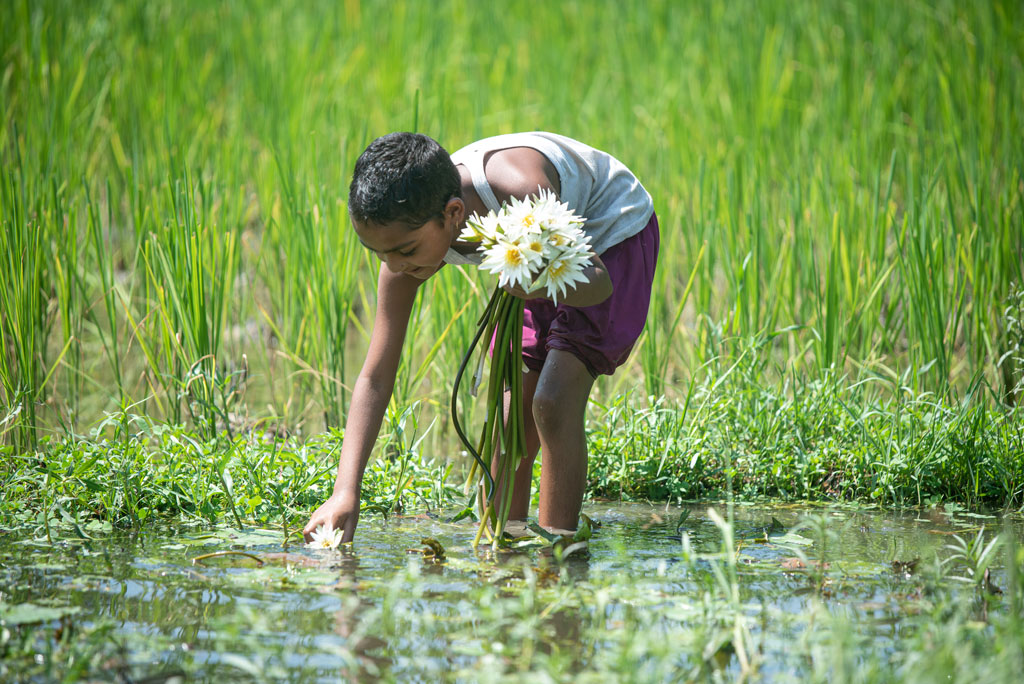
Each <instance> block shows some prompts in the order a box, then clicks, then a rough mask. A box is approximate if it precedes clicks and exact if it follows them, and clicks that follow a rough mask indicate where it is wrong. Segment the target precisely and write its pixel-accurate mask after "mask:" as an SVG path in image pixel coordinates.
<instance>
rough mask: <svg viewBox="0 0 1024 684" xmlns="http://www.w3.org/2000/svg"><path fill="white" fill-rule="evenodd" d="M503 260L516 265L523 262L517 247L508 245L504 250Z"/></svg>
mask: <svg viewBox="0 0 1024 684" xmlns="http://www.w3.org/2000/svg"><path fill="white" fill-rule="evenodd" d="M505 262H506V263H509V264H511V265H512V266H518V265H520V264H521V263H523V255H522V253H521V252H520V251H519V248H518V247H509V248H508V249H506V250H505Z"/></svg>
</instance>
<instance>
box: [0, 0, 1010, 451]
mask: <svg viewBox="0 0 1024 684" xmlns="http://www.w3.org/2000/svg"><path fill="white" fill-rule="evenodd" d="M1022 55H1024V22H1022V16H1021V5H1020V4H1019V3H1017V2H998V1H992V2H978V3H956V2H944V1H936V2H919V1H911V2H900V3H885V2H857V3H847V2H798V3H793V2H750V3H729V2H721V1H715V0H707V1H694V2H685V3H679V2H657V1H654V2H645V3H612V2H596V3H595V2H572V1H568V2H561V3H503V4H499V5H493V4H488V3H469V2H458V1H454V0H453V1H446V2H436V3H415V2H410V3H405V2H387V3H385V2H358V1H356V0H348V1H347V2H341V3H327V2H313V3H309V2H295V1H287V0H286V1H284V2H251V3H249V2H247V3H231V2H218V3H210V2H188V1H186V2H165V1H160V0H157V1H152V2H91V3H79V2H56V1H51V0H44V1H40V2H34V1H33V2H30V1H28V0H24V1H19V2H6V3H3V4H2V6H0V59H2V70H0V120H2V126H0V166H2V169H3V170H2V172H0V179H2V186H3V192H2V194H0V198H2V207H0V209H2V214H0V215H2V221H3V233H2V234H3V237H2V238H0V257H2V258H3V259H4V262H3V269H4V271H5V273H4V278H3V285H2V286H0V296H2V297H3V300H2V303H3V313H2V315H0V335H2V338H0V342H2V345H0V346H2V349H0V352H2V353H0V359H2V361H0V403H2V405H3V407H4V408H5V409H6V410H5V411H3V412H2V415H0V420H4V423H3V424H2V426H0V433H2V439H3V440H5V441H7V442H8V443H10V444H12V445H13V446H14V447H15V448H16V449H18V450H21V449H25V448H30V447H31V445H33V444H35V443H36V441H37V439H38V438H39V436H40V435H46V434H50V433H51V432H54V431H56V433H57V434H76V433H82V432H85V431H86V430H88V429H89V428H92V427H95V426H96V425H97V424H98V422H97V421H98V420H100V419H101V418H102V416H103V415H104V413H105V412H111V411H113V412H115V413H116V412H118V411H120V412H122V413H124V414H126V415H127V414H129V413H133V414H142V415H147V416H152V417H154V418H156V419H158V420H165V421H169V422H171V423H180V422H185V423H188V424H190V425H194V426H195V427H196V428H197V429H198V430H199V431H201V432H202V433H204V434H206V435H208V436H212V435H213V434H216V433H221V432H223V431H225V430H231V429H232V426H234V429H236V430H237V429H239V428H244V427H246V426H252V425H254V424H260V425H263V426H269V427H273V428H275V429H281V430H284V429H288V430H290V431H293V432H295V431H298V432H301V433H303V434H309V433H315V432H320V431H322V430H323V429H324V428H325V427H329V426H336V425H339V424H341V423H342V422H343V417H344V412H345V402H346V401H347V389H346V386H345V383H348V382H351V381H352V378H353V377H354V374H355V372H356V371H357V368H358V364H359V363H360V362H361V360H362V351H363V348H364V345H365V340H366V337H367V335H368V328H369V325H370V323H371V320H372V311H373V297H374V294H373V289H374V288H373V285H374V277H373V274H374V273H375V271H376V265H375V264H374V263H372V261H371V259H369V258H368V257H367V255H366V254H364V253H363V252H362V250H360V249H359V248H358V245H357V244H356V242H355V240H354V238H353V237H352V236H351V235H350V234H349V230H348V221H347V214H346V208H345V198H346V194H347V182H348V177H349V173H350V169H351V167H352V165H353V162H354V160H355V157H356V156H357V155H358V153H359V152H360V151H361V150H362V149H363V147H364V146H365V144H366V143H368V142H369V141H370V140H371V139H372V138H373V137H375V136H377V135H380V134H383V133H386V132H388V131H391V130H396V129H412V128H415V129H417V130H419V131H422V132H425V133H428V134H430V135H432V136H434V137H436V138H437V139H439V140H440V141H441V142H442V144H443V145H445V146H446V147H447V148H448V149H450V150H454V149H456V148H458V147H460V146H462V145H463V144H465V143H468V142H470V141H472V140H474V139H476V138H479V137H483V136H487V135H493V134H497V133H504V132H511V131H516V130H529V129H546V130H553V131H557V132H560V133H564V134H567V135H570V136H573V137H577V138H579V139H581V140H584V141H586V142H588V143H589V144H592V145H594V146H596V147H599V148H602V149H605V150H608V151H609V152H611V153H613V154H615V155H616V156H618V157H619V158H620V159H622V160H623V161H625V162H626V163H627V165H629V166H630V167H631V168H632V169H633V170H634V171H635V172H636V173H637V175H638V176H639V177H640V178H641V179H642V181H643V182H644V184H645V186H646V187H647V188H648V189H649V190H650V192H651V194H652V195H653V196H654V199H655V205H656V208H657V211H658V213H659V216H660V218H661V225H662V231H663V243H662V245H663V246H662V256H661V262H660V264H659V272H658V276H657V277H658V283H657V287H656V296H655V300H654V302H653V303H652V309H651V319H650V323H649V326H648V330H647V333H646V337H645V338H644V340H643V341H642V342H641V344H640V345H639V346H638V349H637V352H636V354H635V356H634V359H633V361H631V363H630V365H628V366H627V367H626V368H625V369H623V370H621V371H620V372H619V373H618V374H617V375H616V376H615V377H614V378H613V379H612V380H609V381H605V382H603V383H602V384H601V387H600V389H599V398H603V400H605V401H613V400H614V399H615V397H618V396H621V394H622V393H623V392H625V391H628V390H634V389H637V390H638V392H637V394H639V395H641V396H645V397H646V396H651V397H653V398H656V397H660V396H665V397H666V398H667V399H668V400H669V401H671V402H675V405H682V404H683V403H684V402H685V400H686V397H687V396H688V392H689V391H690V388H692V387H694V386H695V385H694V383H695V382H698V381H700V382H703V381H705V380H708V379H709V378H710V379H711V381H712V382H713V381H714V379H715V378H719V377H721V376H722V374H723V373H724V374H725V375H728V372H727V371H728V369H729V368H730V365H731V364H732V363H733V362H734V360H736V359H744V363H746V361H748V360H749V359H750V358H751V356H750V355H751V354H754V358H756V359H757V363H755V364H754V365H753V366H751V367H750V368H751V369H752V370H750V372H748V373H747V375H746V377H747V378H748V379H750V380H752V381H754V382H755V383H756V382H767V383H779V384H780V392H781V394H782V395H783V396H785V395H787V393H789V391H790V390H788V389H786V388H787V387H790V386H789V385H786V384H785V378H786V377H793V378H801V379H805V380H807V381H817V380H818V379H819V378H822V377H825V378H834V377H836V376H838V377H843V378H849V379H850V382H855V381H859V380H862V379H865V378H869V379H880V380H882V381H883V382H880V383H876V384H875V385H872V386H873V387H874V386H877V387H881V388H882V389H879V390H878V391H877V392H876V393H867V394H866V395H865V396H864V398H861V399H858V405H859V406H860V407H865V406H869V405H870V404H871V402H872V401H875V400H876V399H877V398H878V397H879V396H882V395H884V396H892V395H893V393H896V394H899V393H900V392H903V391H904V390H905V391H907V392H910V393H912V394H915V395H918V394H920V393H924V392H936V393H937V396H940V397H944V398H948V399H949V400H950V401H953V402H956V401H959V400H960V399H961V398H962V397H964V396H967V395H968V389H969V388H971V387H976V386H977V383H978V382H981V383H982V386H983V387H986V388H989V389H990V390H991V392H988V393H986V392H984V391H982V392H971V393H970V396H972V397H983V399H982V400H983V401H984V402H994V404H993V405H996V404H1001V403H1003V402H1012V401H1013V400H1014V394H1013V392H1012V388H1013V387H1014V386H1015V385H1016V384H1017V383H1018V382H1019V376H1020V373H1019V370H1018V369H1017V366H1015V365H1014V363H1015V362H1014V356H1013V355H1012V354H1008V352H1010V351H1012V349H1013V348H1014V346H1013V345H1014V344H1015V342H1014V340H1015V339H1017V338H1014V336H1013V335H1014V333H1013V330H1012V329H1011V328H1012V326H1010V327H1008V324H1007V320H1008V319H1007V317H1006V316H1005V310H1006V306H1007V305H1006V302H1007V301H1008V298H1009V297H1010V294H1011V292H1012V290H1013V287H1014V283H1020V282H1021V281H1022V280H1024V277H1022V276H1024V256H1022V250H1024V247H1022V245H1024V237H1022V236H1024V207H1022V196H1024V184H1022V183H1024V181H1022V174H1021V170H1022V157H1024V151H1022V146H1021V145H1020V140H1019V138H1020V132H1021V130H1024V126H1022V120H1021V117H1022V112H1024V107H1022V105H1024V102H1022V99H1024V95H1022V93H1024V66H1022ZM688 284H689V285H690V286H689V287H688ZM424 289H425V291H424V296H423V297H422V299H421V302H420V305H419V307H418V308H417V310H416V312H415V320H414V322H413V325H414V328H415V335H413V336H412V338H411V339H410V341H409V345H408V346H409V353H408V354H407V357H406V358H407V360H406V362H405V365H404V366H403V370H402V375H401V377H400V380H399V385H398V387H397V388H396V398H395V410H394V412H393V414H394V415H395V416H397V415H400V414H401V410H402V409H404V408H407V407H409V406H412V405H413V404H414V402H416V401H419V402H421V403H420V404H419V406H420V407H421V408H422V409H429V410H430V411H431V412H432V413H431V414H430V415H433V414H434V412H436V414H437V415H439V416H440V419H439V421H440V422H439V424H438V428H437V429H436V431H435V434H436V435H437V437H436V438H432V439H434V440H435V441H434V442H433V443H432V447H433V448H434V449H435V450H437V451H439V452H444V451H450V450H452V449H453V448H454V447H453V445H454V439H453V437H452V435H451V433H450V431H449V430H447V429H446V420H445V418H444V416H443V414H444V409H443V408H441V407H443V406H444V405H445V404H446V403H447V398H446V395H447V391H448V389H449V387H450V382H451V378H452V376H453V375H454V369H455V367H456V364H457V362H458V360H459V358H460V355H461V350H462V349H463V348H464V346H465V342H466V341H467V340H468V337H469V334H470V331H471V329H472V325H473V321H474V320H475V317H476V312H478V311H479V310H480V309H481V308H482V306H483V296H484V294H483V293H484V292H485V291H486V289H487V288H486V287H485V286H483V285H482V284H481V283H480V282H479V281H478V279H477V277H476V276H475V275H474V274H469V273H460V272H459V269H454V268H453V269H445V272H443V273H441V274H440V275H439V276H438V277H437V278H434V279H433V280H432V281H431V283H430V284H429V285H428V286H427V287H426V288H424ZM1017 334H1018V335H1019V331H1018V332H1017ZM751 340H760V341H761V342H759V343H758V345H756V351H754V352H752V351H751V344H750V341H751ZM744 367H746V366H744ZM713 387H714V388H716V389H717V390H718V391H722V392H724V391H726V389H727V387H726V386H723V385H720V384H714V385H713ZM641 388H642V389H641ZM944 400H945V399H944ZM858 410H859V409H858ZM389 420H390V419H389ZM391 422H392V423H393V422H394V421H391ZM424 422H427V421H424ZM392 427H393V426H392ZM678 456H679V457H680V458H683V456H684V455H682V454H679V455H678ZM684 460H685V459H684Z"/></svg>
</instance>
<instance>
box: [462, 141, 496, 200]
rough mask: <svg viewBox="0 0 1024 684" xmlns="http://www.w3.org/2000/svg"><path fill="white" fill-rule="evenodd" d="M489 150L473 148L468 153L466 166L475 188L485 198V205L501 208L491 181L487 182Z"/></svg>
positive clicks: (481, 197) (482, 198)
mask: <svg viewBox="0 0 1024 684" xmlns="http://www.w3.org/2000/svg"><path fill="white" fill-rule="evenodd" d="M485 154H487V150H473V152H472V154H469V155H467V157H468V158H467V159H466V168H468V169H469V176H470V178H472V179H473V189H474V190H476V194H478V195H479V196H480V199H481V200H483V203H484V206H486V207H487V208H488V209H489V210H491V211H498V210H499V209H501V202H499V201H498V198H497V197H495V196H494V191H493V190H491V185H490V183H488V182H487V175H486V174H485V173H484V155H485Z"/></svg>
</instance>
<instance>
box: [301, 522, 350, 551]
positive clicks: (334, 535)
mask: <svg viewBox="0 0 1024 684" xmlns="http://www.w3.org/2000/svg"><path fill="white" fill-rule="evenodd" d="M342 535H343V532H342V531H341V530H336V529H334V527H332V526H331V525H327V526H326V527H324V526H323V525H320V526H319V527H317V528H316V530H315V531H314V532H313V541H311V542H309V543H307V544H306V547H307V548H310V549H331V550H332V551H333V550H334V549H336V548H338V545H339V544H341V537H342Z"/></svg>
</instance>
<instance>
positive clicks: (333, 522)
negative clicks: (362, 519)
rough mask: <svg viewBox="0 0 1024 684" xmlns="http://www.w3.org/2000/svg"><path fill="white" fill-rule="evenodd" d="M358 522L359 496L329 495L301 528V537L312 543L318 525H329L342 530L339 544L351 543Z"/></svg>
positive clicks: (340, 493)
mask: <svg viewBox="0 0 1024 684" xmlns="http://www.w3.org/2000/svg"><path fill="white" fill-rule="evenodd" d="M358 521H359V494H353V493H352V492H345V491H343V492H336V493H334V494H331V497H330V498H329V499H327V501H325V502H323V504H321V505H320V508H318V509H316V511H314V512H313V515H312V516H311V517H310V518H309V522H308V523H306V526H305V527H304V528H302V536H304V537H305V538H306V541H307V542H308V541H312V539H313V532H315V531H316V528H317V527H319V526H320V525H323V526H324V527H327V526H328V525H330V526H331V527H333V528H334V529H336V530H342V531H343V532H344V534H343V535H342V538H341V542H342V543H343V544H344V543H345V542H350V541H352V537H354V536H355V533H356V523H357V522H358Z"/></svg>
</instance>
